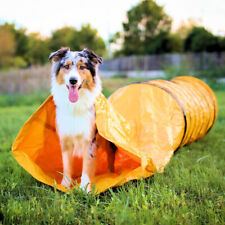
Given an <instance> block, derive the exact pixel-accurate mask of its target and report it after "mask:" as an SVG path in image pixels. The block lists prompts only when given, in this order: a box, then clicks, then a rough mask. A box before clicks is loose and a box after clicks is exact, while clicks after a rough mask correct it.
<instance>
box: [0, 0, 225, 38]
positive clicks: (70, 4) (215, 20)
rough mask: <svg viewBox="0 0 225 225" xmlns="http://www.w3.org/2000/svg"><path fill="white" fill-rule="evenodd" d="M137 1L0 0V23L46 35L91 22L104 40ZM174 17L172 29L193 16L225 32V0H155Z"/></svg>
mask: <svg viewBox="0 0 225 225" xmlns="http://www.w3.org/2000/svg"><path fill="white" fill-rule="evenodd" d="M138 2H139V0H112V1H111V0H79V1H78V0H65V1H63V0H35V1H34V0H6V1H4V0H0V23H4V22H15V23H16V24H17V26H19V27H25V28H27V30H28V32H40V33H41V34H42V35H43V36H49V35H50V34H51V32H52V31H53V30H55V29H57V28H60V27H62V26H65V25H67V26H74V27H76V28H78V29H79V28H80V27H81V25H82V24H86V23H90V24H91V26H92V27H94V28H96V29H98V32H99V34H100V36H102V37H103V38H104V39H105V40H107V39H108V38H109V36H110V35H111V34H113V33H115V32H117V31H121V30H122V22H123V21H124V20H125V19H126V12H127V11H128V10H129V9H130V8H131V7H132V6H135V5H136V4H137V3H138ZM156 2H157V3H158V4H159V5H163V6H164V9H165V12H166V13H167V14H169V15H170V16H171V17H172V18H173V20H174V23H173V29H175V28H176V27H178V26H179V24H180V23H181V21H187V19H188V18H192V19H194V20H197V21H199V22H200V24H201V25H204V26H205V27H206V28H208V29H209V30H210V31H211V32H213V33H214V34H219V35H225V0H156Z"/></svg>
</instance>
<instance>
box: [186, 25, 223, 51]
mask: <svg viewBox="0 0 225 225" xmlns="http://www.w3.org/2000/svg"><path fill="white" fill-rule="evenodd" d="M224 43H225V38H222V37H217V36H214V35H213V34H212V33H211V32H209V31H208V30H206V29H205V28H204V27H193V29H192V30H191V31H190V32H189V34H188V35H187V37H186V39H185V40H184V51H191V52H203V51H206V52H220V51H225V45H224Z"/></svg>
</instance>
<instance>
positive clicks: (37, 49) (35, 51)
mask: <svg viewBox="0 0 225 225" xmlns="http://www.w3.org/2000/svg"><path fill="white" fill-rule="evenodd" d="M28 37H29V51H28V53H27V54H26V60H27V62H28V64H29V65H31V64H42V65H43V64H45V63H46V61H47V59H48V57H49V48H48V42H47V41H46V40H44V39H42V38H41V35H40V34H39V33H31V34H29V36H28Z"/></svg>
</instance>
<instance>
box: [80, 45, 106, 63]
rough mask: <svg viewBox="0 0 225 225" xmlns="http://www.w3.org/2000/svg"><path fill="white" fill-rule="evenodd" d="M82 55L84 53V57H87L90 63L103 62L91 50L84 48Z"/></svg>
mask: <svg viewBox="0 0 225 225" xmlns="http://www.w3.org/2000/svg"><path fill="white" fill-rule="evenodd" d="M82 53H84V55H85V56H86V57H88V58H89V59H90V60H91V61H92V62H94V63H95V64H98V63H100V64H102V63H103V60H102V58H101V57H99V56H97V55H96V54H95V53H94V52H93V51H92V50H89V49H87V48H85V49H84V50H83V51H82Z"/></svg>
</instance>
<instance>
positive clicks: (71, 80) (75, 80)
mask: <svg viewBox="0 0 225 225" xmlns="http://www.w3.org/2000/svg"><path fill="white" fill-rule="evenodd" d="M77 81H78V80H77V78H75V77H71V78H70V84H72V85H75V84H76V83H77Z"/></svg>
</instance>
